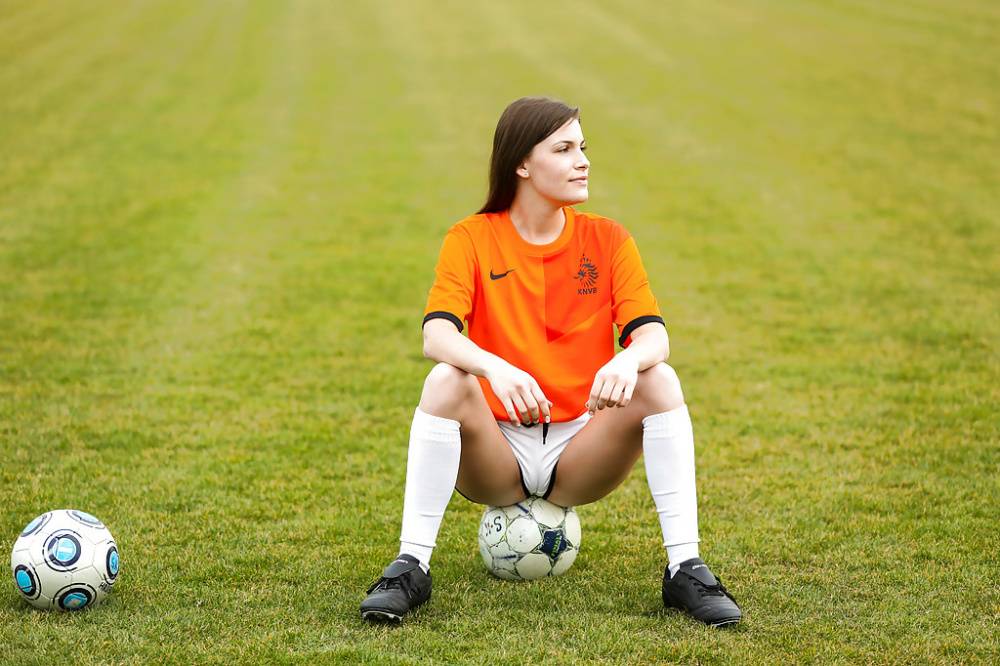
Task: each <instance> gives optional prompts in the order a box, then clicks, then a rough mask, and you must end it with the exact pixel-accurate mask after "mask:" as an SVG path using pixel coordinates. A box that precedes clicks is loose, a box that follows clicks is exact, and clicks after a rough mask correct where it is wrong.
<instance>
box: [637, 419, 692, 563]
mask: <svg viewBox="0 0 1000 666" xmlns="http://www.w3.org/2000/svg"><path fill="white" fill-rule="evenodd" d="M642 455H643V458H644V460H645V463H646V479H647V480H648V481H649V490H650V492H652V493H653V502H654V503H655V504H656V513H657V514H659V516H660V528H661V529H662V530H663V545H664V546H665V547H666V549H667V560H668V562H669V567H670V575H671V576H673V575H674V574H675V573H676V572H677V569H678V568H679V567H680V564H681V562H683V561H684V560H689V559H691V558H692V557H698V541H699V539H698V496H697V491H696V487H695V481H694V430H693V429H692V427H691V416H690V415H689V414H688V408H687V405H681V406H680V407H678V408H676V409H672V410H670V411H668V412H661V413H659V414H652V415H650V416H647V417H646V418H644V419H643V420H642Z"/></svg>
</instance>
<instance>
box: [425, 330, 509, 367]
mask: <svg viewBox="0 0 1000 666" xmlns="http://www.w3.org/2000/svg"><path fill="white" fill-rule="evenodd" d="M424 356H425V357H427V358H429V359H431V360H433V361H437V362H438V363H447V364H449V365H453V366H455V367H456V368H459V369H461V370H465V371H466V372H468V373H469V374H473V375H476V376H477V377H486V376H487V375H488V373H489V371H490V369H491V368H492V367H493V366H494V365H495V364H496V363H497V361H499V360H500V359H499V358H498V357H497V356H496V355H494V354H491V353H489V352H488V351H486V350H484V349H483V348H481V347H480V346H479V345H477V344H476V343H475V342H473V341H472V340H470V339H469V338H467V337H465V336H464V335H462V334H461V333H459V332H458V329H456V328H455V326H454V324H452V323H451V322H450V321H448V320H447V319H432V320H430V321H429V322H427V323H426V324H425V325H424Z"/></svg>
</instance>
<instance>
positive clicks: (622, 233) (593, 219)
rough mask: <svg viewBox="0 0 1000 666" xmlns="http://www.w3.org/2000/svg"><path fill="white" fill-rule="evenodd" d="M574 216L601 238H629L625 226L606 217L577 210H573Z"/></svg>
mask: <svg viewBox="0 0 1000 666" xmlns="http://www.w3.org/2000/svg"><path fill="white" fill-rule="evenodd" d="M573 214H574V217H575V218H576V221H577V223H578V224H580V225H582V226H588V227H590V228H592V229H593V230H594V231H595V232H596V233H598V234H600V235H601V236H606V237H610V238H613V239H619V238H627V237H628V236H629V232H628V229H626V228H625V225H623V224H622V223H621V222H619V221H618V220H615V219H613V218H610V217H607V216H606V215H600V214H598V213H592V212H589V211H582V210H576V209H574V210H573Z"/></svg>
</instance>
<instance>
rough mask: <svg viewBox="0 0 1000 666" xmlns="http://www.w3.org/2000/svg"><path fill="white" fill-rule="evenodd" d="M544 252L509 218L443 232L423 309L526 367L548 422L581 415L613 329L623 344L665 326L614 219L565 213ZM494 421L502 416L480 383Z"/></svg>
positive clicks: (490, 217)
mask: <svg viewBox="0 0 1000 666" xmlns="http://www.w3.org/2000/svg"><path fill="white" fill-rule="evenodd" d="M563 211H564V213H565V217H566V224H565V227H564V228H563V231H562V233H561V234H560V235H559V238H557V239H556V240H554V241H553V242H551V243H548V244H546V245H534V244H532V243H529V242H527V241H526V240H524V239H523V238H522V237H521V235H520V234H519V233H518V232H517V229H515V228H514V223H513V222H512V221H511V219H510V213H509V211H504V212H502V213H483V214H479V215H472V216H469V217H467V218H465V219H464V220H462V221H461V222H459V223H458V224H455V225H454V226H453V227H451V229H449V230H448V233H447V234H446V235H445V238H444V243H443V244H442V246H441V254H440V256H439V258H438V264H437V268H436V269H435V280H434V285H433V286H432V287H431V290H430V295H429V296H428V299H427V308H426V309H425V311H424V323H426V322H427V321H429V320H430V319H434V318H437V317H441V318H445V319H448V320H450V321H451V322H453V323H454V324H455V326H457V327H458V330H459V331H462V330H463V328H464V324H463V321H467V322H468V324H469V333H468V335H469V338H470V339H471V340H472V341H473V342H475V343H476V344H477V345H479V347H481V348H482V349H485V350H486V351H489V352H491V353H493V354H496V355H497V356H499V357H500V358H502V359H504V360H505V361H507V362H508V363H510V364H512V365H514V366H515V367H518V368H520V369H521V370H524V371H525V372H527V373H528V374H530V375H531V376H532V377H534V378H535V381H537V382H538V385H539V386H540V387H541V388H542V391H543V392H544V393H545V396H546V397H547V398H548V399H549V400H551V401H552V403H553V407H552V420H553V421H570V420H573V419H575V418H577V417H578V416H580V415H581V414H583V412H584V411H586V406H585V405H586V402H587V398H588V396H589V395H590V388H591V385H592V384H593V383H594V375H595V374H597V371H598V370H599V369H600V368H601V366H603V365H604V364H605V363H607V362H608V361H609V360H611V358H612V357H613V356H614V353H615V347H614V337H613V330H612V326H611V325H612V323H614V324H615V326H617V327H618V333H619V343H620V344H621V345H622V347H627V346H628V345H629V343H630V342H631V338H630V337H629V336H630V335H631V333H632V331H633V330H635V329H636V328H637V327H639V326H641V325H642V324H645V323H648V322H659V323H661V324H662V323H663V318H662V317H661V316H660V310H659V307H658V305H657V303H656V299H655V298H654V297H653V293H652V291H651V290H650V288H649V281H648V279H647V278H646V271H645V269H644V268H643V266H642V260H641V259H640V258H639V250H638V248H637V247H636V244H635V241H634V240H633V239H632V236H631V235H630V234H629V233H628V231H626V230H625V228H624V227H622V226H621V225H620V224H618V223H617V222H614V221H613V220H609V219H607V218H604V217H601V216H599V215H594V214H591V213H582V212H579V211H576V210H574V209H573V208H571V207H569V206H566V207H564V208H563ZM479 382H480V385H481V386H482V389H483V394H484V395H485V396H486V401H487V403H488V404H489V406H490V409H492V410H493V414H494V416H495V417H496V418H497V419H498V420H507V411H506V410H505V409H504V408H503V405H502V404H501V402H500V400H499V399H498V398H497V397H496V395H494V393H493V390H492V389H491V388H490V384H489V382H488V381H487V380H486V379H484V378H482V377H480V378H479Z"/></svg>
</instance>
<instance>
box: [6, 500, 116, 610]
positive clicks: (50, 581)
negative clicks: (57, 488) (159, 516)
mask: <svg viewBox="0 0 1000 666" xmlns="http://www.w3.org/2000/svg"><path fill="white" fill-rule="evenodd" d="M120 567H121V562H120V559H119V554H118V546H117V544H116V543H115V539H114V537H113V536H111V532H110V531H109V530H108V528H107V527H105V525H104V523H102V522H101V521H100V520H98V519H97V518H95V517H94V516H92V515H90V514H89V513H86V512H85V511H77V510H75V509H59V510H56V511H49V512H47V513H43V514H42V515H40V516H38V517H37V518H35V519H34V520H32V521H31V522H30V523H28V525H27V526H26V527H25V528H24V530H22V531H21V534H20V536H19V537H18V538H17V541H15V542H14V548H13V550H12V551H11V554H10V568H11V573H12V574H13V576H14V585H15V586H16V587H17V590H18V592H20V594H21V596H22V597H23V598H24V600H25V601H27V602H28V603H29V604H31V605H32V606H34V607H35V608H40V609H43V610H48V609H58V610H82V609H84V608H90V607H92V606H96V605H97V604H99V603H100V602H101V601H103V600H104V597H105V596H106V595H107V593H108V592H110V591H111V586H112V585H114V583H115V581H116V580H117V579H118V573H119V570H120Z"/></svg>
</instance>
